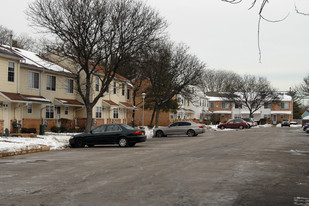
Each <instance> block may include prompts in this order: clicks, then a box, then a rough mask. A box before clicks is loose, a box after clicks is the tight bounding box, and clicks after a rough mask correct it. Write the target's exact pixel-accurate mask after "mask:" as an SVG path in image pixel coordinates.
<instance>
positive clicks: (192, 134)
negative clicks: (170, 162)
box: [187, 129, 195, 137]
mask: <svg viewBox="0 0 309 206" xmlns="http://www.w3.org/2000/svg"><path fill="white" fill-rule="evenodd" d="M187 135H188V137H193V136H194V135H195V132H194V130H192V129H190V130H189V131H188V132H187Z"/></svg>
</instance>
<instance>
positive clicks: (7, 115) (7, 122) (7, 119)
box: [2, 102, 11, 131]
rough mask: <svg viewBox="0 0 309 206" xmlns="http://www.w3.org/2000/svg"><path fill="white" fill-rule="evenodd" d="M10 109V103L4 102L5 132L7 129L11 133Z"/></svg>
mask: <svg viewBox="0 0 309 206" xmlns="http://www.w3.org/2000/svg"><path fill="white" fill-rule="evenodd" d="M10 108H11V106H10V104H9V103H8V102H3V106H2V112H3V120H4V130H5V129H6V128H7V129H8V130H9V131H10V130H11V121H10V120H11V119H10Z"/></svg>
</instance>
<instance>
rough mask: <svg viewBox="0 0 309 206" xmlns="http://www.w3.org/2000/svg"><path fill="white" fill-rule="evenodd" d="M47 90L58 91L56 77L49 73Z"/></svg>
mask: <svg viewBox="0 0 309 206" xmlns="http://www.w3.org/2000/svg"><path fill="white" fill-rule="evenodd" d="M46 90H49V91H56V77H55V76H51V75H47V76H46Z"/></svg>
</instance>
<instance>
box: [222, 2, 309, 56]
mask: <svg viewBox="0 0 309 206" xmlns="http://www.w3.org/2000/svg"><path fill="white" fill-rule="evenodd" d="M221 1H224V2H228V3H231V4H239V3H241V2H242V1H243V0H221ZM269 2H270V0H262V1H259V2H258V1H257V0H252V4H251V6H250V8H249V10H250V9H252V8H254V7H256V6H258V7H259V13H258V17H259V18H258V29H257V31H258V50H259V62H261V61H262V50H261V43H260V29H261V21H262V20H263V21H267V22H273V23H275V22H280V21H283V20H285V19H286V18H287V17H288V16H289V14H287V15H286V16H285V17H284V18H282V19H277V20H271V19H269V18H267V17H266V16H264V14H263V11H264V9H265V7H266V5H267V4H268V3H269ZM259 3H260V4H259ZM294 5H295V11H296V13H298V14H301V15H305V16H308V15H309V13H306V12H302V11H301V10H300V9H299V8H298V7H297V4H296V2H295V4H294Z"/></svg>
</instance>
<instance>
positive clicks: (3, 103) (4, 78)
mask: <svg viewBox="0 0 309 206" xmlns="http://www.w3.org/2000/svg"><path fill="white" fill-rule="evenodd" d="M0 72H1V74H0V132H4V130H5V128H7V129H9V130H10V131H12V129H13V128H12V122H13V121H17V122H18V123H20V124H21V126H22V127H23V128H36V129H37V130H38V129H39V128H40V125H41V124H45V125H47V129H50V128H51V127H52V126H58V127H60V126H64V127H67V128H74V127H76V126H78V127H84V126H85V120H86V110H85V107H84V105H83V103H82V101H81V98H80V97H79V95H78V94H77V93H76V90H75V87H76V83H75V80H74V74H73V73H72V72H71V71H70V70H69V69H68V68H65V67H62V66H59V65H58V64H55V63H53V62H51V61H49V60H48V59H46V58H43V57H40V56H38V55H37V54H35V53H33V52H29V51H25V50H22V49H18V48H10V47H8V46H4V45H2V46H0ZM102 75H104V74H102ZM98 87H100V85H99V83H98V81H97V80H94V81H93V95H95V93H96V92H97V89H98ZM131 90H132V85H131V84H130V83H129V81H128V80H127V79H125V78H124V77H121V76H120V75H116V77H115V79H114V81H113V82H112V83H111V85H110V89H109V91H108V92H106V94H105V95H104V97H102V98H101V99H100V100H99V101H98V103H97V105H96V106H95V107H94V108H93V125H94V126H95V125H97V124H102V123H110V122H117V123H126V122H127V111H128V110H131V109H133V108H134V106H133V105H132V104H131V101H130V100H131V97H130V91H131Z"/></svg>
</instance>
